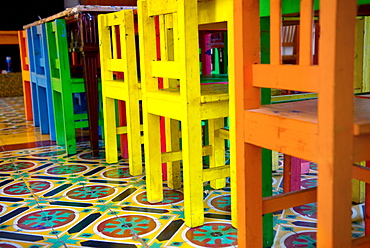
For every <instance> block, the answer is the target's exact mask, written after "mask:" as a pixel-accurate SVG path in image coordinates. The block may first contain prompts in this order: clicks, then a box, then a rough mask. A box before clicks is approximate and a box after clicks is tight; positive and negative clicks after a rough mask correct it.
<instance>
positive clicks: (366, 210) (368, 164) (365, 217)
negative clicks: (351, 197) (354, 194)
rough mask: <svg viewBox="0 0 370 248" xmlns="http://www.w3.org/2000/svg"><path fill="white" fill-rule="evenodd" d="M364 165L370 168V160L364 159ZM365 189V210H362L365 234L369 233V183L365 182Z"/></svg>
mask: <svg viewBox="0 0 370 248" xmlns="http://www.w3.org/2000/svg"><path fill="white" fill-rule="evenodd" d="M366 167H367V168H370V161H366ZM365 185H366V189H365V211H364V220H365V235H370V204H369V202H370V183H366V184H365Z"/></svg>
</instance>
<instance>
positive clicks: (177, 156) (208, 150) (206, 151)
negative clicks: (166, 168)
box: [162, 146, 212, 163]
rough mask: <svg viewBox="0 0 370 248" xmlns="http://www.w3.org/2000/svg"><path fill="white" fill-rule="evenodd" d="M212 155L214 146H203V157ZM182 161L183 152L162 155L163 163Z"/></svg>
mask: <svg viewBox="0 0 370 248" xmlns="http://www.w3.org/2000/svg"><path fill="white" fill-rule="evenodd" d="M207 155H212V146H203V148H202V156H207ZM181 159H182V151H173V152H164V153H162V163H168V162H173V161H179V160H181Z"/></svg>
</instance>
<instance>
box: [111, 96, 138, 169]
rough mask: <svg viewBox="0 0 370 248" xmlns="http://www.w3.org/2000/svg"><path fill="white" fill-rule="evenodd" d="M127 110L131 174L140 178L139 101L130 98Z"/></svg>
mask: <svg viewBox="0 0 370 248" xmlns="http://www.w3.org/2000/svg"><path fill="white" fill-rule="evenodd" d="M126 110H127V111H126V118H127V136H128V147H129V149H128V153H129V162H130V174H131V175H132V176H138V175H141V174H142V173H143V162H142V152H141V134H140V108H139V99H137V98H135V97H132V99H130V96H129V99H128V101H127V102H126ZM116 150H117V149H116Z"/></svg>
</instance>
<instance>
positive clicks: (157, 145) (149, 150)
mask: <svg viewBox="0 0 370 248" xmlns="http://www.w3.org/2000/svg"><path fill="white" fill-rule="evenodd" d="M143 108H144V110H143V115H144V133H145V135H144V140H145V141H144V149H145V172H146V188H147V197H148V201H149V202H152V203H155V202H161V201H162V200H163V181H162V156H161V142H160V140H161V137H160V131H159V130H160V128H159V126H160V124H159V116H157V115H152V114H149V113H147V112H146V111H145V107H144V105H143Z"/></svg>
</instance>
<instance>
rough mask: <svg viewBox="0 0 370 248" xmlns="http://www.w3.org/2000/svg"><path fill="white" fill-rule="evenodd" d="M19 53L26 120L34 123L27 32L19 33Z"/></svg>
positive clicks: (21, 31)
mask: <svg viewBox="0 0 370 248" xmlns="http://www.w3.org/2000/svg"><path fill="white" fill-rule="evenodd" d="M18 43H19V53H20V57H21V69H22V82H23V99H24V111H25V114H26V120H27V121H32V120H33V116H32V92H31V83H30V68H29V60H28V45H27V32H26V31H25V30H20V31H18Z"/></svg>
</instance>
